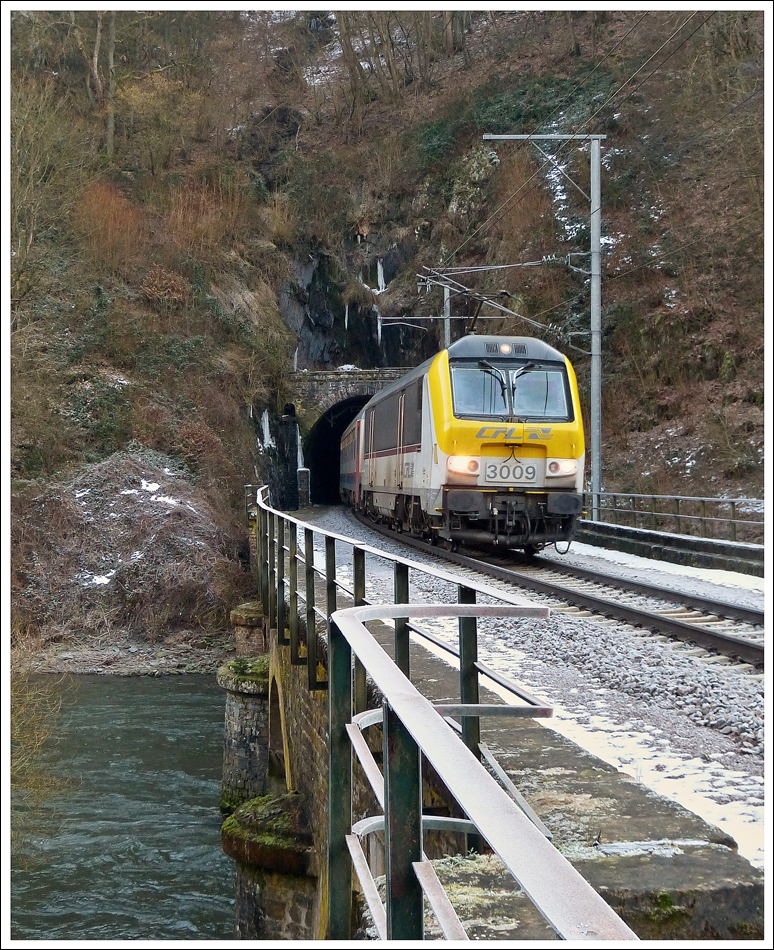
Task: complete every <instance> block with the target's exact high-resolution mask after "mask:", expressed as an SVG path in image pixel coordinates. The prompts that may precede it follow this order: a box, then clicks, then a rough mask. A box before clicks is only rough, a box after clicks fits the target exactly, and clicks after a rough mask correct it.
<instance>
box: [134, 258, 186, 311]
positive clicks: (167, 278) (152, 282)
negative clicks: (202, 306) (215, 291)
mask: <svg viewBox="0 0 774 950" xmlns="http://www.w3.org/2000/svg"><path fill="white" fill-rule="evenodd" d="M142 292H143V294H144V295H145V299H146V300H147V301H149V303H151V304H152V305H153V306H154V307H156V308H158V309H160V310H161V309H165V310H172V309H174V308H176V307H182V306H183V305H184V304H185V303H187V302H188V300H189V298H190V296H191V285H190V284H189V283H188V281H187V280H185V278H183V277H181V276H180V275H179V274H173V273H172V272H171V271H168V270H165V269H164V268H163V267H161V266H160V265H159V264H154V265H153V266H152V267H151V269H150V270H149V271H148V276H147V277H146V278H145V281H144V283H143V285H142Z"/></svg>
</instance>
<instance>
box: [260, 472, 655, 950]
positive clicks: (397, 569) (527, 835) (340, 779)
mask: <svg viewBox="0 0 774 950" xmlns="http://www.w3.org/2000/svg"><path fill="white" fill-rule="evenodd" d="M247 491H248V492H249V493H253V492H255V491H256V489H254V488H253V487H251V486H248V488H247ZM253 497H255V499H256V501H255V503H253V502H252V500H251V499H250V496H249V495H247V496H246V501H247V508H248V516H249V518H250V521H251V524H252V526H253V528H254V532H255V545H256V554H257V568H258V580H259V586H260V591H261V600H262V603H263V605H264V612H265V614H266V615H267V616H268V620H269V625H270V627H271V628H274V629H276V630H277V642H278V644H281V645H285V646H287V647H289V649H290V660H291V663H292V664H306V666H307V671H308V676H307V680H308V687H309V689H310V690H320V689H323V690H327V691H328V715H329V748H328V754H329V763H328V765H329V773H328V803H329V815H328V894H327V898H328V907H329V932H328V937H329V939H351V938H352V936H353V934H352V933H351V932H350V929H351V920H352V906H351V902H352V884H353V873H355V874H356V875H357V877H358V880H359V881H360V884H361V887H362V890H363V893H364V896H365V898H366V901H367V904H368V906H369V909H370V911H371V915H372V919H373V921H374V924H375V926H376V928H377V932H378V933H379V935H380V937H382V938H383V939H393V940H395V939H406V940H413V939H422V937H423V912H422V905H423V895H424V896H425V897H427V899H428V902H429V903H430V906H431V908H432V909H433V912H434V914H435V916H436V919H437V920H438V922H439V925H440V927H441V930H442V933H443V934H444V937H445V938H446V939H466V938H465V932H464V928H463V926H462V924H461V923H460V921H459V919H458V917H457V915H456V913H455V912H454V910H453V908H452V906H451V903H450V902H449V899H448V897H447V895H446V894H445V892H444V890H443V888H442V886H441V884H440V882H439V881H438V878H437V876H436V873H435V870H434V868H433V865H432V863H431V862H429V861H428V860H427V858H426V857H425V854H424V850H423V834H424V832H425V831H431V830H440V831H444V832H462V833H464V834H467V835H468V836H469V839H468V840H469V841H470V842H475V841H476V840H477V836H480V837H481V838H483V839H484V840H485V841H486V842H488V844H489V846H490V847H491V848H492V850H493V851H495V853H496V854H498V855H499V856H500V858H501V860H502V861H503V862H504V864H505V866H506V867H507V868H508V870H509V871H510V872H511V873H512V874H513V876H514V877H515V879H516V880H517V881H518V882H519V884H520V885H521V887H522V889H523V890H524V891H525V893H526V894H527V896H528V897H529V898H530V899H531V900H532V901H533V903H534V904H535V906H536V907H537V909H538V910H539V911H540V913H541V914H542V915H543V916H544V917H545V919H546V920H547V921H548V923H549V924H550V925H551V926H552V927H553V928H554V929H555V931H556V933H557V935H558V936H560V937H564V938H566V939H574V938H578V939H616V940H631V939H636V937H635V935H634V934H633V933H632V931H631V930H630V929H629V928H628V927H627V926H626V925H625V924H624V923H623V921H622V920H621V919H620V918H619V917H618V916H617V914H615V912H614V911H613V910H612V909H611V908H610V907H609V906H608V905H607V904H606V903H605V902H604V901H603V900H602V898H601V897H599V895H598V894H597V893H596V891H594V889H593V888H592V887H591V886H590V885H589V884H588V883H587V882H586V881H585V880H584V879H583V878H582V877H581V876H580V874H578V872H577V871H576V870H575V869H574V868H573V867H572V865H571V864H570V863H569V862H568V861H567V860H566V859H565V858H564V857H563V856H562V855H561V854H560V853H559V852H558V851H557V850H556V848H554V846H553V845H552V844H551V843H550V837H551V836H550V833H549V832H548V831H547V829H546V828H545V827H544V826H543V825H542V823H541V822H540V820H539V818H538V817H537V816H536V815H535V814H534V813H533V812H532V810H531V809H530V808H529V806H528V804H527V803H526V802H525V801H524V799H523V798H521V796H520V794H519V792H518V790H517V789H516V788H515V787H514V786H513V783H512V782H511V781H510V779H508V777H507V775H506V774H505V773H504V771H503V770H502V769H501V768H500V767H499V765H498V764H497V762H496V760H495V759H494V757H493V756H492V755H491V752H490V751H489V749H488V748H487V746H486V745H485V744H484V743H482V742H481V737H480V717H482V716H503V715H504V716H528V717H546V716H550V715H551V714H552V710H551V708H550V707H548V706H546V705H544V704H542V703H541V702H540V701H539V700H537V699H536V698H535V697H533V696H531V695H530V694H529V693H527V692H526V691H524V690H523V689H521V688H519V687H518V686H516V685H515V684H513V683H510V682H509V681H508V680H506V679H504V678H503V677H501V676H500V675H499V674H498V673H496V672H495V671H494V670H492V669H490V668H489V667H487V666H486V665H485V664H484V663H481V662H479V660H478V647H477V636H478V634H477V618H478V617H497V618H506V617H525V616H529V617H533V618H534V617H539V618H545V619H547V618H548V615H549V611H548V609H547V608H544V607H530V606H524V605H523V604H521V603H519V601H518V598H514V599H511V598H509V597H508V596H507V595H506V594H503V592H501V591H498V590H496V589H494V588H490V587H489V586H488V585H486V584H479V583H476V582H473V581H469V582H466V583H461V582H460V579H459V577H458V576H455V575H454V574H451V573H449V572H447V571H444V570H440V569H436V568H433V567H431V566H429V565H424V564H419V563H417V562H414V561H410V560H408V559H405V558H400V557H395V556H393V555H389V554H387V553H385V552H383V551H381V550H379V549H378V548H373V547H371V546H370V545H367V544H362V543H359V542H357V541H354V540H353V539H351V538H346V537H344V536H342V535H337V534H335V533H333V532H328V531H324V530H322V529H319V528H316V527H313V526H312V525H309V524H307V523H305V522H302V521H299V520H298V519H296V518H293V517H291V516H290V515H287V514H285V513H283V512H280V511H276V510H274V509H272V508H271V507H270V506H269V504H268V503H267V490H266V489H265V488H261V489H258V490H257V495H255V496H253ZM300 531H301V532H303V538H304V543H303V552H302V551H301V550H300V549H299V548H300V545H299V543H298V540H299V532H300ZM315 535H320V536H322V539H323V546H324V568H323V567H320V566H317V565H316V564H315V558H314V540H315ZM337 542H338V543H340V544H342V543H343V544H345V545H348V546H349V547H350V548H351V550H352V586H351V588H350V587H347V586H346V585H345V584H343V583H342V582H341V580H340V579H339V578H337V572H336V544H337ZM367 554H368V555H370V556H373V557H376V558H378V559H380V560H382V561H387V562H392V564H393V573H394V600H395V603H394V604H392V605H378V606H374V605H369V604H368V603H367V602H366V598H365V590H366V555H367ZM301 566H303V568H302V570H303V575H304V583H303V586H302V589H299V567H301ZM411 570H414V571H419V572H421V573H423V574H426V575H430V576H432V577H434V578H436V579H440V580H444V581H447V582H449V583H451V584H454V585H455V586H456V588H457V594H458V604H457V605H438V604H436V605H427V604H419V605H417V604H409V603H407V601H408V599H409V572H410V571H411ZM318 580H319V581H321V582H322V583H321V584H318ZM318 586H319V587H322V589H323V590H324V597H325V608H324V609H322V608H321V607H318V606H317V604H316V602H315V597H316V593H317V591H316V588H317V587H318ZM477 594H485V595H487V596H488V597H492V598H495V599H496V600H497V601H499V603H496V604H495V605H494V606H484V605H477V604H476V596H477ZM340 595H343V596H344V597H345V598H346V599H347V601H348V602H349V603H351V604H353V605H354V606H351V607H347V608H344V609H339V606H338V598H339V596H340ZM300 604H303V608H304V609H303V614H304V616H305V618H306V624H305V628H306V635H305V637H304V636H303V634H302V630H301V629H300V627H301V625H300V624H299V605H300ZM451 617H457V618H458V625H459V649H458V650H457V649H455V648H454V647H451V646H449V645H448V644H446V643H445V642H444V641H443V640H442V639H440V638H438V637H436V636H435V635H434V634H432V633H431V632H430V631H429V630H425V629H423V628H422V627H421V626H419V625H418V624H417V623H416V621H417V620H418V619H422V618H451ZM321 621H325V623H326V624H327V643H326V646H327V679H324V678H321V676H320V671H321V670H323V669H324V666H323V664H322V663H321V662H320V660H321V656H320V654H321V653H322V650H321V649H320V644H319V642H318V636H319V635H320V632H321V631H320V630H318V625H319V626H321V623H319V622H321ZM369 621H382V622H384V621H388V622H391V623H392V624H393V625H394V635H393V636H394V640H393V656H394V658H393V659H391V658H390V657H389V656H388V654H387V653H386V652H385V651H384V650H383V649H382V647H381V646H380V645H379V643H378V642H377V641H376V639H375V638H374V637H373V636H372V634H371V633H370V632H369V631H368V630H367V629H366V627H365V626H364V624H365V623H366V622H369ZM412 633H414V634H418V635H419V636H420V637H424V638H426V639H428V640H430V641H432V642H433V643H434V644H435V646H436V647H441V648H443V649H444V650H447V651H449V652H450V653H453V654H455V655H456V656H457V657H458V660H459V702H457V703H446V704H444V705H442V706H435V707H434V706H433V705H432V704H431V703H430V702H429V701H428V700H427V699H426V698H425V697H423V696H422V695H421V693H420V692H419V691H418V690H417V689H416V687H415V686H414V685H412V683H411V681H410V678H409V673H410V665H411V659H410V642H411V634H412ZM303 641H305V642H303ZM367 675H369V676H370V677H371V679H372V681H373V683H374V684H375V686H376V688H377V690H378V692H379V693H380V694H381V696H382V697H383V700H382V705H381V707H378V708H375V709H368V708H367V704H368V691H367V689H366V683H367V680H366V676H367ZM481 675H484V676H486V677H489V678H490V679H492V680H493V681H495V682H497V683H498V685H499V686H500V687H502V688H504V689H507V690H509V691H510V692H511V694H512V695H513V697H514V700H515V702H516V703H517V704H514V705H511V704H507V703H506V704H502V705H499V704H498V705H493V704H482V703H480V701H479V700H480V690H479V677H480V676H481ZM455 719H460V720H461V724H457V723H456V722H455ZM374 726H377V727H380V728H381V729H382V736H383V750H384V756H383V768H384V771H383V772H382V771H381V770H380V768H379V766H378V764H377V763H376V761H375V759H374V757H373V755H372V753H371V752H370V750H369V746H368V743H367V742H366V740H365V738H364V736H363V731H364V730H366V729H369V728H371V727H374ZM353 754H354V756H356V757H357V759H358V761H359V762H360V763H361V765H362V768H363V772H364V774H365V776H366V779H367V780H368V782H369V784H370V785H371V788H372V790H373V792H374V796H375V798H376V801H377V802H378V803H379V806H380V807H381V808H382V812H383V813H382V814H379V815H374V816H371V817H368V818H365V819H362V820H361V821H358V822H354V823H353V804H352V801H353V799H352V795H353V782H352V763H353ZM482 757H483V758H484V759H485V760H486V762H487V764H488V765H489V767H490V768H491V769H492V771H493V772H494V774H495V775H496V776H497V777H498V778H499V780H500V783H501V784H498V782H497V781H496V780H495V778H493V777H492V775H491V774H490V773H489V771H487V768H486V766H485V765H484V764H483V763H482V762H481V758H482ZM425 762H426V763H429V764H430V766H432V768H433V769H435V772H436V773H437V775H438V776H439V777H440V778H441V780H442V782H443V783H444V784H445V785H446V786H447V788H448V789H449V791H450V793H451V795H452V796H453V798H454V799H455V800H456V802H457V803H458V805H459V807H460V808H461V809H462V812H463V814H465V815H467V818H465V819H453V818H441V817H437V816H427V815H423V814H422V771H421V770H422V768H423V763H425ZM376 831H379V832H382V833H383V835H384V838H385V855H384V859H385V867H386V872H387V873H386V907H384V906H383V905H382V903H381V899H380V898H379V895H378V890H377V888H376V885H375V883H374V880H373V877H372V875H371V871H370V869H369V866H368V861H367V859H366V857H365V854H364V852H363V849H362V846H361V844H360V842H361V840H363V839H364V838H366V837H367V836H368V835H370V834H372V833H374V832H376Z"/></svg>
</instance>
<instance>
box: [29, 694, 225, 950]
mask: <svg viewBox="0 0 774 950" xmlns="http://www.w3.org/2000/svg"><path fill="white" fill-rule="evenodd" d="M68 686H72V689H69V688H68V689H67V702H66V706H65V709H64V712H63V714H62V717H61V722H60V724H59V728H58V730H57V736H56V741H55V742H53V743H52V744H51V746H50V748H49V750H48V752H47V754H46V764H47V767H48V768H49V769H50V770H51V771H54V772H55V773H56V774H57V775H59V776H61V777H62V778H64V779H66V780H67V784H66V785H65V787H64V788H63V789H62V790H61V791H60V792H58V793H57V794H56V795H55V796H54V797H53V798H52V799H51V801H50V802H49V804H48V806H47V808H46V809H45V811H44V813H42V814H41V813H40V811H37V812H29V813H27V815H26V821H24V822H22V823H21V825H20V829H19V830H21V831H22V832H23V839H22V842H21V844H20V846H18V847H17V849H16V853H15V854H14V857H13V875H12V882H11V898H12V912H11V920H12V934H11V935H12V937H14V938H16V939H36V938H37V939H54V940H100V941H105V940H150V939H159V938H161V939H164V938H166V939H178V940H180V939H183V940H185V939H188V940H191V939H192V940H223V939H229V938H231V937H232V936H233V932H234V872H233V863H232V862H231V861H230V859H228V858H227V857H226V856H225V855H224V854H223V852H222V851H221V847H220V825H221V821H222V817H221V814H220V811H219V809H218V798H219V794H220V778H221V768H222V756H223V709H224V706H225V698H224V694H223V692H222V690H220V689H219V688H218V686H217V685H216V683H215V678H214V677H208V676H174V677H160V678H152V677H144V676H143V677H130V678H125V677H110V676H82V677H74V678H72V679H71V680H70V681H69V683H68Z"/></svg>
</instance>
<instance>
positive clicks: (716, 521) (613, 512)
mask: <svg viewBox="0 0 774 950" xmlns="http://www.w3.org/2000/svg"><path fill="white" fill-rule="evenodd" d="M595 497H596V499H597V503H596V505H593V507H594V511H595V512H596V515H597V517H596V519H595V520H597V521H599V522H603V523H604V522H608V523H611V524H629V526H630V527H634V528H647V529H649V530H652V531H661V532H664V533H674V534H698V535H699V536H700V537H702V538H721V539H723V540H727V541H737V540H741V541H747V542H751V543H760V542H761V541H762V540H763V527H764V521H763V518H762V516H761V517H760V518H757V517H755V515H756V514H758V513H761V512H762V511H763V507H764V502H763V500H762V499H759V498H708V497H702V496H692V495H647V494H639V493H637V492H608V491H606V492H599V493H598V494H597V495H596V496H595ZM619 502H620V504H619ZM583 503H584V507H585V508H591V507H592V504H593V498H592V496H591V495H590V494H589V493H587V494H586V495H584V502H583ZM708 509H709V510H708ZM745 509H748V511H746V510H745ZM713 512H714V513H713ZM726 512H728V514H727V515H726V514H725V513H726ZM749 512H751V513H752V515H751V516H748V513H749ZM740 535H744V537H740Z"/></svg>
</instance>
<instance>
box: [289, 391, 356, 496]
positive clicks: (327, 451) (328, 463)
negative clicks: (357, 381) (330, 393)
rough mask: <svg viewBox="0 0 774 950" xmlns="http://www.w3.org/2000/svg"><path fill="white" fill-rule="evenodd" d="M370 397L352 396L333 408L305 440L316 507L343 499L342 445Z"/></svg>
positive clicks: (316, 424)
mask: <svg viewBox="0 0 774 950" xmlns="http://www.w3.org/2000/svg"><path fill="white" fill-rule="evenodd" d="M370 398H371V397H370V396H350V397H349V398H348V399H344V400H342V402H338V403H336V405H335V406H331V408H330V409H328V410H327V411H326V412H325V413H324V414H323V415H322V416H320V418H319V419H318V420H317V422H316V423H315V424H314V426H313V427H312V429H311V430H310V432H309V434H308V435H307V437H306V438H305V439H304V442H303V446H302V450H303V453H304V464H305V465H306V467H307V468H308V469H309V483H310V501H311V502H312V504H313V505H337V504H339V502H340V501H341V498H340V496H339V443H340V442H341V437H342V435H343V434H344V430H345V429H346V428H347V426H348V425H349V424H350V422H352V420H353V419H354V418H355V416H356V415H357V414H358V412H360V410H361V409H362V408H363V406H365V404H366V403H367V402H368V400H369V399H370Z"/></svg>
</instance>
